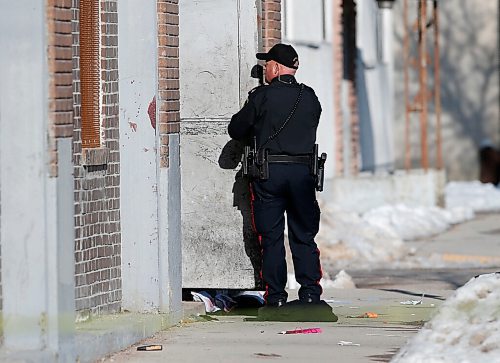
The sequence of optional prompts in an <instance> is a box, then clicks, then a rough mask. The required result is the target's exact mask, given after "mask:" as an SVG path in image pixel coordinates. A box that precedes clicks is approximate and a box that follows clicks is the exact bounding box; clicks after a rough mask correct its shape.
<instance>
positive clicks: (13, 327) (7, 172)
mask: <svg viewBox="0 0 500 363" xmlns="http://www.w3.org/2000/svg"><path fill="white" fill-rule="evenodd" d="M0 33H1V34H4V36H2V37H0V48H1V49H2V52H1V56H0V79H1V80H2V82H1V87H0V130H1V134H0V169H1V172H0V177H1V181H0V185H1V198H0V199H1V201H2V215H1V225H2V228H1V244H2V288H3V311H2V313H3V334H4V346H5V348H7V349H8V350H10V351H15V352H26V351H31V352H33V354H35V356H36V357H37V360H38V361H44V360H47V361H56V360H57V359H59V360H60V361H71V360H74V356H73V349H72V339H73V331H74V320H75V317H74V252H73V251H74V250H73V248H74V247H73V244H74V232H73V231H74V228H73V214H74V213H73V177H72V161H71V140H69V139H61V140H59V141H58V149H59V153H58V164H59V169H58V176H57V177H49V170H48V145H47V139H48V96H49V95H48V66H47V27H46V8H45V2H44V1H42V2H33V1H31V0H19V1H15V2H2V5H1V6H0ZM6 34H8V36H6ZM15 357H16V358H18V359H19V358H20V357H22V354H21V353H19V354H16V355H15ZM56 357H58V358H56Z"/></svg>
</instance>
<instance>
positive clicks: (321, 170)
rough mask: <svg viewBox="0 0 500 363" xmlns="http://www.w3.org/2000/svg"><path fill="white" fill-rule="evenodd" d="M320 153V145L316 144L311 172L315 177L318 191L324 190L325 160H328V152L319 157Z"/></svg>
mask: <svg viewBox="0 0 500 363" xmlns="http://www.w3.org/2000/svg"><path fill="white" fill-rule="evenodd" d="M318 154H319V146H318V144H314V151H313V155H312V159H311V174H312V175H313V177H314V179H315V182H316V184H315V188H316V190H317V191H318V192H322V191H323V184H324V182H325V162H326V153H322V154H321V156H319V157H318Z"/></svg>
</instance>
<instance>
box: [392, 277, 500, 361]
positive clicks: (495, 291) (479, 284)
mask: <svg viewBox="0 0 500 363" xmlns="http://www.w3.org/2000/svg"><path fill="white" fill-rule="evenodd" d="M499 301H500V273H496V274H487V275H481V276H479V277H476V278H472V279H471V280H470V281H469V282H468V283H467V284H465V285H464V286H463V287H461V288H459V289H458V290H457V291H455V293H454V294H453V295H452V296H451V297H450V298H449V299H447V300H446V301H445V302H444V303H443V305H441V307H440V308H439V310H438V312H437V314H436V315H435V316H434V318H432V320H431V321H429V322H428V323H427V324H425V325H424V327H423V328H422V329H421V330H420V332H419V333H418V334H417V335H416V336H415V337H414V338H413V339H412V340H411V341H410V342H409V343H408V344H407V345H406V346H405V347H403V348H402V349H401V350H400V352H399V353H398V354H397V355H396V356H395V357H394V359H393V360H392V361H391V362H394V363H403V362H404V363H424V362H425V363H477V362H500V304H499Z"/></svg>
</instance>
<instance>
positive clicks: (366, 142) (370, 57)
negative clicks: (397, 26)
mask: <svg viewBox="0 0 500 363" xmlns="http://www.w3.org/2000/svg"><path fill="white" fill-rule="evenodd" d="M332 5H333V4H332V1H323V0H282V14H283V16H282V18H283V21H284V31H283V42H290V43H291V44H292V45H294V47H295V48H296V49H297V52H298V53H299V58H300V69H299V72H298V73H297V79H298V80H299V81H300V82H304V83H306V84H308V85H310V86H311V87H313V88H314V89H315V91H316V93H317V94H318V97H319V99H320V102H321V104H322V107H323V114H322V117H321V121H320V125H319V128H318V142H319V145H320V149H321V150H322V151H326V152H327V153H328V155H329V156H330V158H329V159H328V161H327V164H326V173H325V177H326V178H331V177H333V176H334V171H335V165H334V161H335V160H334V150H335V142H336V141H335V137H334V135H335V129H334V125H335V120H334V119H333V117H334V116H333V115H334V114H335V110H334V107H335V105H334V104H333V98H334V87H333V70H334V63H333V62H334V54H333V49H332V43H331V40H332V32H333V31H334V30H335V29H334V26H333V9H332ZM379 12H380V11H379V9H378V7H377V3H376V1H375V0H373V1H372V0H370V1H358V2H357V40H356V41H357V46H358V56H359V57H360V58H359V60H358V64H357V87H358V111H359V123H360V150H361V155H360V159H361V169H362V170H370V171H382V170H392V169H393V168H394V146H393V144H394V139H393V137H394V136H393V121H392V120H393V111H392V109H393V101H392V96H391V95H392V94H393V91H392V88H391V82H392V62H393V60H392V58H391V54H390V46H391V45H390V44H386V45H385V49H386V50H387V52H386V53H385V56H384V57H382V53H380V54H379V51H378V49H377V47H378V44H384V40H385V41H386V42H389V43H390V42H391V40H390V38H388V37H386V38H384V39H383V35H384V34H386V35H387V31H386V30H387V29H390V27H391V10H387V11H386V13H387V14H385V16H384V17H380V13H379ZM379 17H380V19H379ZM380 21H381V23H380V24H379V22H380ZM382 25H383V26H382ZM335 31H338V29H337V30H335ZM344 96H345V97H344V98H343V104H342V107H343V108H346V111H345V112H344V114H346V115H347V114H348V113H349V112H348V111H347V107H348V106H347V98H346V95H344ZM346 121H348V120H346ZM346 126H347V125H346ZM345 131H346V132H345V135H344V139H345V138H349V132H348V131H349V130H348V129H346V130H345ZM344 143H346V142H344ZM346 145H348V143H347V144H346ZM349 151H350V148H349V147H344V152H345V156H346V157H348V153H349Z"/></svg>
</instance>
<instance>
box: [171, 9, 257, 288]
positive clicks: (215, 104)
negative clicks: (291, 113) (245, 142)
mask: <svg viewBox="0 0 500 363" xmlns="http://www.w3.org/2000/svg"><path fill="white" fill-rule="evenodd" d="M258 5H259V6H260V2H259V1H234V0H220V1H218V2H217V6H214V3H213V1H211V0H199V1H185V2H181V3H180V60H181V63H180V79H181V80H182V82H181V139H180V152H181V170H182V238H183V239H182V245H183V287H224V288H252V287H254V286H255V272H254V268H253V266H252V263H251V258H250V257H249V255H251V254H252V253H253V252H252V251H250V250H251V249H252V248H257V244H256V241H255V240H249V238H247V236H248V235H249V234H251V232H248V231H249V230H250V223H249V196H248V185H247V183H246V182H245V181H244V180H243V179H241V178H236V181H235V174H236V167H237V164H238V161H239V159H240V151H239V150H238V148H237V146H236V145H235V143H233V142H230V138H229V136H228V135H227V125H228V121H229V120H230V118H231V116H232V115H233V114H234V113H236V112H237V111H238V110H239V109H240V106H241V105H242V103H243V101H244V100H245V99H246V97H247V92H248V91H249V90H250V89H251V88H253V87H254V86H255V80H252V79H251V78H250V69H251V67H252V65H253V64H255V63H256V59H255V53H256V52H257V50H258V32H257V29H258V27H257V9H258V7H257V6H258ZM221 256H223V258H221Z"/></svg>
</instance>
